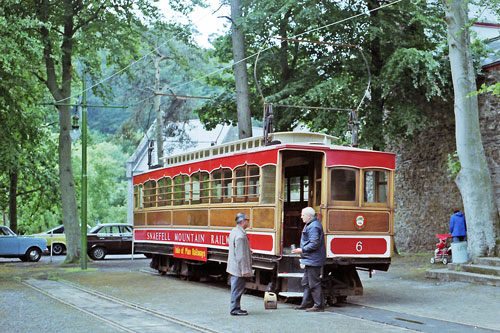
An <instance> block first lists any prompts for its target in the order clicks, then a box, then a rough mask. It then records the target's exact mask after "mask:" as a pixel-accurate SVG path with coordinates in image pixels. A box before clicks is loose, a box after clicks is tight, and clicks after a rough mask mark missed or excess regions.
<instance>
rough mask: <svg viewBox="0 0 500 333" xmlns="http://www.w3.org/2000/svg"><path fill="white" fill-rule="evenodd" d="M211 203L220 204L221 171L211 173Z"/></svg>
mask: <svg viewBox="0 0 500 333" xmlns="http://www.w3.org/2000/svg"><path fill="white" fill-rule="evenodd" d="M211 202H212V203H217V202H222V170H221V169H219V170H215V171H214V172H213V173H212V195H211Z"/></svg>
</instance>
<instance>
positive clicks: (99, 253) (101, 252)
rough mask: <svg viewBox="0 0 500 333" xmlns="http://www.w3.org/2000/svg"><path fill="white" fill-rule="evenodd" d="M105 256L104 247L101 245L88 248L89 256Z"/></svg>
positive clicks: (100, 257) (98, 257)
mask: <svg viewBox="0 0 500 333" xmlns="http://www.w3.org/2000/svg"><path fill="white" fill-rule="evenodd" d="M105 256H106V249H105V248H103V247H100V246H98V247H94V248H93V249H92V250H90V257H91V258H92V259H94V260H102V259H104V257H105Z"/></svg>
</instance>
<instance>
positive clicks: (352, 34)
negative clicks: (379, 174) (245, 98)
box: [198, 0, 450, 147]
mask: <svg viewBox="0 0 500 333" xmlns="http://www.w3.org/2000/svg"><path fill="white" fill-rule="evenodd" d="M243 6H244V7H243V11H244V14H243V18H242V22H241V24H242V26H243V28H244V29H245V36H246V43H247V53H248V54H255V53H256V52H258V51H259V50H266V51H264V52H262V53H261V54H260V58H259V61H258V63H257V68H256V71H257V73H255V74H256V77H257V78H258V85H259V86H260V87H261V89H262V93H263V96H264V97H265V100H266V102H268V103H274V104H281V105H303V106H314V107H318V106H322V107H331V108H339V109H355V108H357V107H358V105H359V104H360V102H361V100H362V98H363V96H365V90H366V86H367V82H368V80H369V78H371V89H370V94H369V96H370V97H371V100H369V99H365V103H364V104H363V105H361V108H360V120H361V141H362V143H363V144H364V145H369V146H376V147H383V146H384V144H385V142H386V139H387V137H392V138H404V137H407V136H408V135H411V134H412V133H413V132H414V130H415V129H417V128H420V127H421V126H424V124H425V122H424V121H425V119H426V114H425V104H426V103H429V102H430V101H431V100H432V99H434V98H446V97H448V96H449V95H450V86H449V84H447V83H446V82H447V79H448V76H449V69H448V68H449V66H448V65H447V63H446V61H444V60H443V58H444V57H443V55H444V54H445V52H446V50H445V48H444V47H443V46H444V43H443V42H444V40H445V37H444V36H445V35H444V33H445V29H444V22H443V20H442V7H441V5H440V4H439V3H435V2H425V1H411V2H401V3H398V4H395V5H392V6H389V7H386V8H383V9H380V10H376V9H377V8H378V7H379V6H380V4H379V2H378V1H374V0H350V1H341V2H326V1H325V2H317V1H301V2H295V1H285V2H275V1H258V2H255V1H244V3H243ZM370 10H373V11H371V12H370ZM352 16H356V18H354V19H349V18H350V17H352ZM335 22H342V23H339V24H334V23H335ZM327 24H331V25H329V26H326V27H325V25H327ZM276 37H279V38H282V39H277V38H276ZM294 37H296V38H299V39H302V40H312V41H323V42H329V43H338V44H350V45H355V46H359V47H360V49H361V50H362V51H363V54H364V55H365V57H366V60H367V62H368V67H369V74H368V72H367V69H366V63H365V61H364V59H363V56H362V55H361V54H360V52H359V51H358V49H356V48H346V47H340V46H332V45H322V44H313V43H297V42H294V41H287V40H283V38H294ZM214 46H215V48H216V51H215V54H216V55H217V56H218V57H220V58H221V59H223V60H225V61H227V62H229V61H230V56H231V48H230V40H229V36H224V37H222V38H221V39H219V40H218V41H217V42H216V43H215V44H214ZM251 72H252V73H251V75H249V76H250V77H253V76H254V75H253V74H254V73H253V67H252V69H251ZM209 83H212V84H218V85H220V86H223V87H224V88H225V91H224V92H223V93H222V94H220V95H219V96H217V98H216V99H215V100H214V101H213V102H212V103H210V104H208V105H206V106H204V107H203V108H201V109H200V110H199V111H198V113H199V114H200V119H203V120H205V119H207V118H210V119H211V121H209V122H207V125H208V126H213V125H214V124H216V123H218V122H222V121H226V122H227V121H230V122H234V121H235V116H234V115H233V110H234V105H233V104H234V99H233V97H232V96H233V95H234V89H233V88H232V85H233V84H234V83H233V82H231V80H228V79H227V78H219V79H211V80H210V81H209ZM252 83H253V84H252V86H253V87H254V88H253V90H252V92H251V96H252V99H253V101H252V106H253V107H252V115H253V117H255V118H260V117H261V114H262V99H261V97H260V96H259V94H258V92H257V91H256V89H255V87H256V84H257V83H256V82H252ZM274 112H275V126H276V129H277V130H279V131H282V130H290V129H292V128H293V127H294V126H296V125H297V124H298V123H305V124H306V125H307V126H308V127H309V128H310V129H312V130H315V131H322V132H327V133H329V134H332V135H336V136H340V137H344V138H345V136H346V134H347V121H348V118H349V114H348V112H346V111H332V110H320V109H312V108H290V107H288V108H286V107H275V108H274Z"/></svg>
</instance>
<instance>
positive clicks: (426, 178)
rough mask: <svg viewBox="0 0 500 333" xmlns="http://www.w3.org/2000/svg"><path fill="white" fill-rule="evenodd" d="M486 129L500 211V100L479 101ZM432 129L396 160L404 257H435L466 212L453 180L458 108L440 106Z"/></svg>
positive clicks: (488, 77)
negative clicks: (457, 213) (440, 238)
mask: <svg viewBox="0 0 500 333" xmlns="http://www.w3.org/2000/svg"><path fill="white" fill-rule="evenodd" d="M499 79H500V70H494V71H490V72H487V73H485V81H486V84H492V83H494V82H499ZM479 105H480V124H481V133H482V137H483V146H484V149H485V153H486V157H487V160H488V164H489V167H490V170H491V175H492V181H493V187H494V191H495V193H496V198H497V204H498V206H499V207H500V149H499V148H500V98H498V97H495V96H492V95H491V94H488V95H481V96H480V97H479ZM429 121H430V125H429V126H428V127H426V129H425V130H423V131H420V132H419V133H415V135H414V139H413V141H412V142H410V143H409V144H406V145H405V146H400V147H399V148H397V149H393V151H394V152H395V153H396V154H397V155H396V168H397V170H396V192H395V209H396V214H395V228H394V230H395V240H396V248H397V250H398V251H404V252H420V251H431V250H433V249H434V248H435V244H436V243H437V238H436V236H435V235H436V234H438V233H447V232H448V223H449V217H450V215H451V209H452V207H453V206H459V207H463V206H462V198H461V196H460V192H459V190H458V187H457V186H456V184H455V182H454V179H453V178H450V177H449V172H448V170H447V168H448V154H453V153H454V152H455V151H456V144H455V125H454V121H455V119H454V113H453V103H449V104H447V105H439V106H438V105H436V106H434V107H433V110H432V111H431V112H429Z"/></svg>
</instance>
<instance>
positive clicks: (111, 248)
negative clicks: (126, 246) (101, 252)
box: [97, 225, 122, 254]
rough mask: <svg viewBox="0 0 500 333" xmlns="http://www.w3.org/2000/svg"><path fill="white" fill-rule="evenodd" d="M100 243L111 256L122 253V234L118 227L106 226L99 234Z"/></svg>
mask: <svg viewBox="0 0 500 333" xmlns="http://www.w3.org/2000/svg"><path fill="white" fill-rule="evenodd" d="M97 240H98V243H99V244H101V245H102V246H104V247H105V248H106V252H107V253H109V254H113V253H120V247H121V241H122V239H121V234H120V228H119V227H118V226H114V225H113V226H105V227H103V228H102V229H101V230H99V231H98V232H97Z"/></svg>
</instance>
